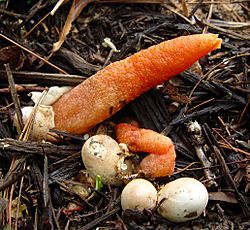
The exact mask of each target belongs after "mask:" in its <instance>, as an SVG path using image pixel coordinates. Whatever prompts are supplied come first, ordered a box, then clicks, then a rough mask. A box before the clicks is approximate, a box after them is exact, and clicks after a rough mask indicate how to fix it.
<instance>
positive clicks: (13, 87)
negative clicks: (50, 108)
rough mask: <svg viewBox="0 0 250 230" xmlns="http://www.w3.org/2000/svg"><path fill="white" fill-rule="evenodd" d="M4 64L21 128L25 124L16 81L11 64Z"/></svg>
mask: <svg viewBox="0 0 250 230" xmlns="http://www.w3.org/2000/svg"><path fill="white" fill-rule="evenodd" d="M4 66H5V69H6V73H7V76H8V81H9V87H10V92H11V97H12V100H13V102H14V106H15V111H16V115H17V121H18V125H19V127H20V129H23V127H24V124H23V119H22V111H21V105H20V101H19V99H18V96H17V91H16V87H15V82H14V79H13V76H12V73H11V70H10V65H9V64H5V65H4Z"/></svg>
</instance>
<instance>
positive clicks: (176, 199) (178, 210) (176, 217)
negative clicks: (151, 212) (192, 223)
mask: <svg viewBox="0 0 250 230" xmlns="http://www.w3.org/2000/svg"><path fill="white" fill-rule="evenodd" d="M158 194H159V196H158V204H159V208H158V213H159V214H160V215H161V216H163V217H164V218H166V219H167V220H169V221H172V222H176V223H179V222H185V221H189V220H193V219H196V218H198V217H199V216H200V215H201V214H202V213H203V211H204V210H205V208H206V206H207V203H208V192H207V189H206V187H205V186H204V185H203V184H202V183H201V182H199V181H198V180H196V179H194V178H188V177H184V178H180V179H177V180H174V181H172V182H170V183H168V184H166V185H165V186H164V187H163V188H162V189H161V190H160V191H159V193H158Z"/></svg>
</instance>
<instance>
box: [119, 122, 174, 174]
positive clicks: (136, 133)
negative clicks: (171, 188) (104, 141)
mask: <svg viewBox="0 0 250 230" xmlns="http://www.w3.org/2000/svg"><path fill="white" fill-rule="evenodd" d="M115 131H116V138H117V140H118V142H120V143H125V144H126V145H127V146H128V148H129V149H130V150H131V151H132V152H146V153H150V154H149V155H148V156H146V157H145V158H144V159H143V160H142V161H141V163H140V170H141V171H142V172H143V173H144V174H145V175H146V176H149V177H155V178H156V177H164V176H168V175H172V174H173V172H174V167H175V158H176V154H175V148H174V144H173V142H172V140H171V139H170V138H168V137H166V136H164V135H162V134H160V133H157V132H155V131H153V130H150V129H141V128H138V127H136V126H134V125H131V124H127V123H120V124H118V125H116V127H115Z"/></svg>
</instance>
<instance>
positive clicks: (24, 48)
mask: <svg viewBox="0 0 250 230" xmlns="http://www.w3.org/2000/svg"><path fill="white" fill-rule="evenodd" d="M0 37H2V38H4V39H5V40H7V41H9V42H11V43H12V44H14V45H16V46H18V47H19V48H21V49H23V50H24V51H26V52H28V53H30V54H32V55H33V56H35V57H36V58H38V59H39V60H41V61H43V62H45V63H46V64H47V65H49V66H51V67H53V68H54V69H56V70H58V71H59V72H61V73H64V74H68V73H67V72H66V71H65V70H63V69H61V68H59V67H58V66H56V65H54V64H52V63H51V62H49V61H48V60H46V59H45V58H43V57H41V56H40V55H38V54H36V53H34V52H33V51H31V50H29V49H27V48H26V47H24V46H22V45H20V44H18V43H17V42H15V41H13V40H12V39H10V38H8V37H6V36H5V35H3V34H1V33H0Z"/></svg>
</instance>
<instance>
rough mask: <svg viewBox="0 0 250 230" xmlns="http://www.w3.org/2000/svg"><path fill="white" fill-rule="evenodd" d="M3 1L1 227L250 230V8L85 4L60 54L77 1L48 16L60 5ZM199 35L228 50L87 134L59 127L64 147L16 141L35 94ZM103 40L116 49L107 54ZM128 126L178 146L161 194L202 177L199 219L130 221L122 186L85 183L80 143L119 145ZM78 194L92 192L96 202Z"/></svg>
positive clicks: (137, 216)
mask: <svg viewBox="0 0 250 230" xmlns="http://www.w3.org/2000/svg"><path fill="white" fill-rule="evenodd" d="M8 2H9V4H6V2H5V1H2V2H0V228H4V227H9V228H10V227H12V228H13V229H14V228H15V229H18V228H20V229H32V228H36V229H73V228H75V229H94V228H97V227H100V228H106V229H124V230H126V229H148V230H150V229H202V228H209V229H218V228H220V229H229V228H232V226H233V227H234V228H235V229H238V228H239V229H249V228H250V224H249V218H250V196H249V191H250V178H249V165H250V159H249V157H250V147H249V144H250V133H249V106H250V97H249V93H250V84H249V83H250V82H249V69H250V68H249V56H250V49H249V44H250V43H249V39H250V36H249V34H250V30H249V5H248V1H244V0H238V1H206V0H198V1H185V0H184V1H164V0H159V1H152V0H134V1H132V0H131V1H130V0H128V1H126V0H120V1H118V0H107V1H99V0H96V1H88V3H89V4H88V5H86V6H85V8H84V9H83V10H82V12H81V14H80V15H79V16H78V17H76V19H75V21H74V23H73V24H72V26H71V29H70V31H69V34H68V35H67V37H66V38H65V40H64V43H63V44H62V47H61V49H59V51H57V52H56V53H52V49H53V44H54V43H55V42H57V41H58V39H59V36H60V34H61V31H62V28H63V26H64V23H65V21H66V18H67V16H68V12H69V10H70V7H71V4H72V1H65V4H63V5H62V6H61V7H60V8H59V9H58V10H57V12H56V13H55V14H54V15H53V16H52V15H50V12H51V10H52V9H53V7H54V6H55V2H54V1H43V0H36V1H22V2H23V3H22V4H23V5H20V4H15V3H14V1H13V0H10V1H8ZM134 3H136V4H134ZM202 31H208V32H211V33H218V34H219V37H220V38H222V39H223V44H222V48H221V50H218V51H216V52H213V53H212V54H210V55H209V56H207V57H204V58H202V59H201V60H200V61H199V63H196V67H193V68H190V69H189V70H187V71H185V72H183V73H181V74H180V75H179V76H177V77H176V78H175V79H173V81H170V82H167V83H165V84H164V85H161V86H159V87H157V89H153V90H151V91H149V92H147V93H145V94H143V95H142V96H141V97H139V98H137V99H136V100H135V101H133V102H132V103H129V104H128V105H127V106H126V107H125V108H124V109H123V110H122V111H120V112H119V113H118V114H115V115H114V116H112V117H111V119H109V120H108V121H105V122H103V123H102V124H101V125H100V126H97V127H95V128H94V129H93V130H91V131H90V132H89V133H87V134H86V135H84V136H72V135H69V134H67V133H62V132H59V131H57V130H52V132H55V133H57V134H58V135H59V136H60V137H62V138H61V140H60V141H61V142H59V143H47V142H30V141H26V140H25V139H21V140H18V134H17V131H16V129H15V127H14V125H13V116H14V113H15V112H18V111H19V110H20V106H21V107H23V106H26V105H33V104H34V103H33V102H32V101H31V100H30V97H29V96H28V93H29V92H30V91H33V90H34V91H43V90H46V89H47V88H48V87H50V86H55V85H58V86H65V85H69V86H75V85H77V84H79V83H80V82H82V81H84V80H85V79H86V78H87V77H88V76H90V75H92V74H93V73H95V72H96V71H97V70H99V69H101V68H103V67H104V66H105V65H107V64H109V63H111V62H114V61H117V60H120V59H122V58H125V57H127V56H129V55H131V54H132V53H134V52H136V51H138V50H141V49H144V48H146V47H149V46H150V45H153V44H156V43H159V42H161V41H163V40H167V39H171V38H174V37H177V36H180V35H186V34H194V33H201V32H202ZM105 38H110V41H111V42H112V43H113V44H114V45H115V47H116V48H117V50H119V52H113V51H112V49H111V48H110V47H105V46H103V42H104V39H105ZM8 63H9V66H8V65H5V64H8ZM12 76H13V78H12ZM19 104H20V106H19ZM125 119H130V120H133V121H134V122H136V123H138V124H139V125H140V126H141V127H143V128H148V129H152V130H155V131H157V132H161V133H162V134H165V135H168V136H169V137H171V139H172V140H173V142H174V143H175V149H176V154H177V161H176V167H175V172H174V175H173V176H171V177H166V178H160V179H157V180H155V181H154V182H153V183H154V185H155V186H156V187H157V188H159V187H160V186H161V185H163V184H165V183H167V182H169V181H172V180H174V179H175V178H179V177H184V176H189V177H194V178H196V179H199V180H200V181H202V182H203V183H204V184H205V185H206V186H207V189H208V191H209V194H210V200H209V205H208V206H207V209H206V213H205V215H204V216H201V217H200V218H199V219H197V220H194V221H191V222H187V223H183V224H174V223H170V222H168V221H167V220H165V219H163V218H162V217H160V216H159V215H158V214H157V212H156V211H155V210H144V211H142V212H141V211H136V210H126V211H125V212H123V211H122V210H121V208H120V194H121V188H117V187H115V186H104V187H102V188H100V187H98V186H97V185H96V184H95V181H92V180H91V181H90V180H89V179H88V177H87V173H86V170H85V168H84V165H83V163H82V161H81V158H80V150H81V146H82V144H83V142H84V141H85V140H86V139H87V137H88V136H91V135H94V134H96V133H97V132H99V131H100V129H101V128H102V129H104V130H108V134H109V135H111V136H112V135H113V137H114V130H113V128H114V125H115V124H117V123H119V122H121V121H123V120H125ZM195 121H197V122H198V123H199V124H200V125H201V130H200V131H199V133H198V134H197V133H192V132H191V133H190V132H188V130H187V125H188V124H189V122H195ZM98 128H99V129H98ZM98 130H99V131H98ZM197 151H198V152H199V151H202V154H205V155H198V156H197V155H196V152H197ZM130 157H131V156H130ZM199 157H200V159H199ZM134 161H135V163H138V162H139V161H140V159H137V158H136V159H135V160H134ZM74 185H88V188H89V189H90V190H89V192H90V196H89V197H87V198H86V197H84V196H82V195H81V193H79V192H78V191H76V190H74ZM209 185H211V186H209ZM88 198H89V199H88ZM11 212H12V213H15V215H11ZM242 214H244V216H243V215H242ZM18 216H19V218H17V217H18Z"/></svg>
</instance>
